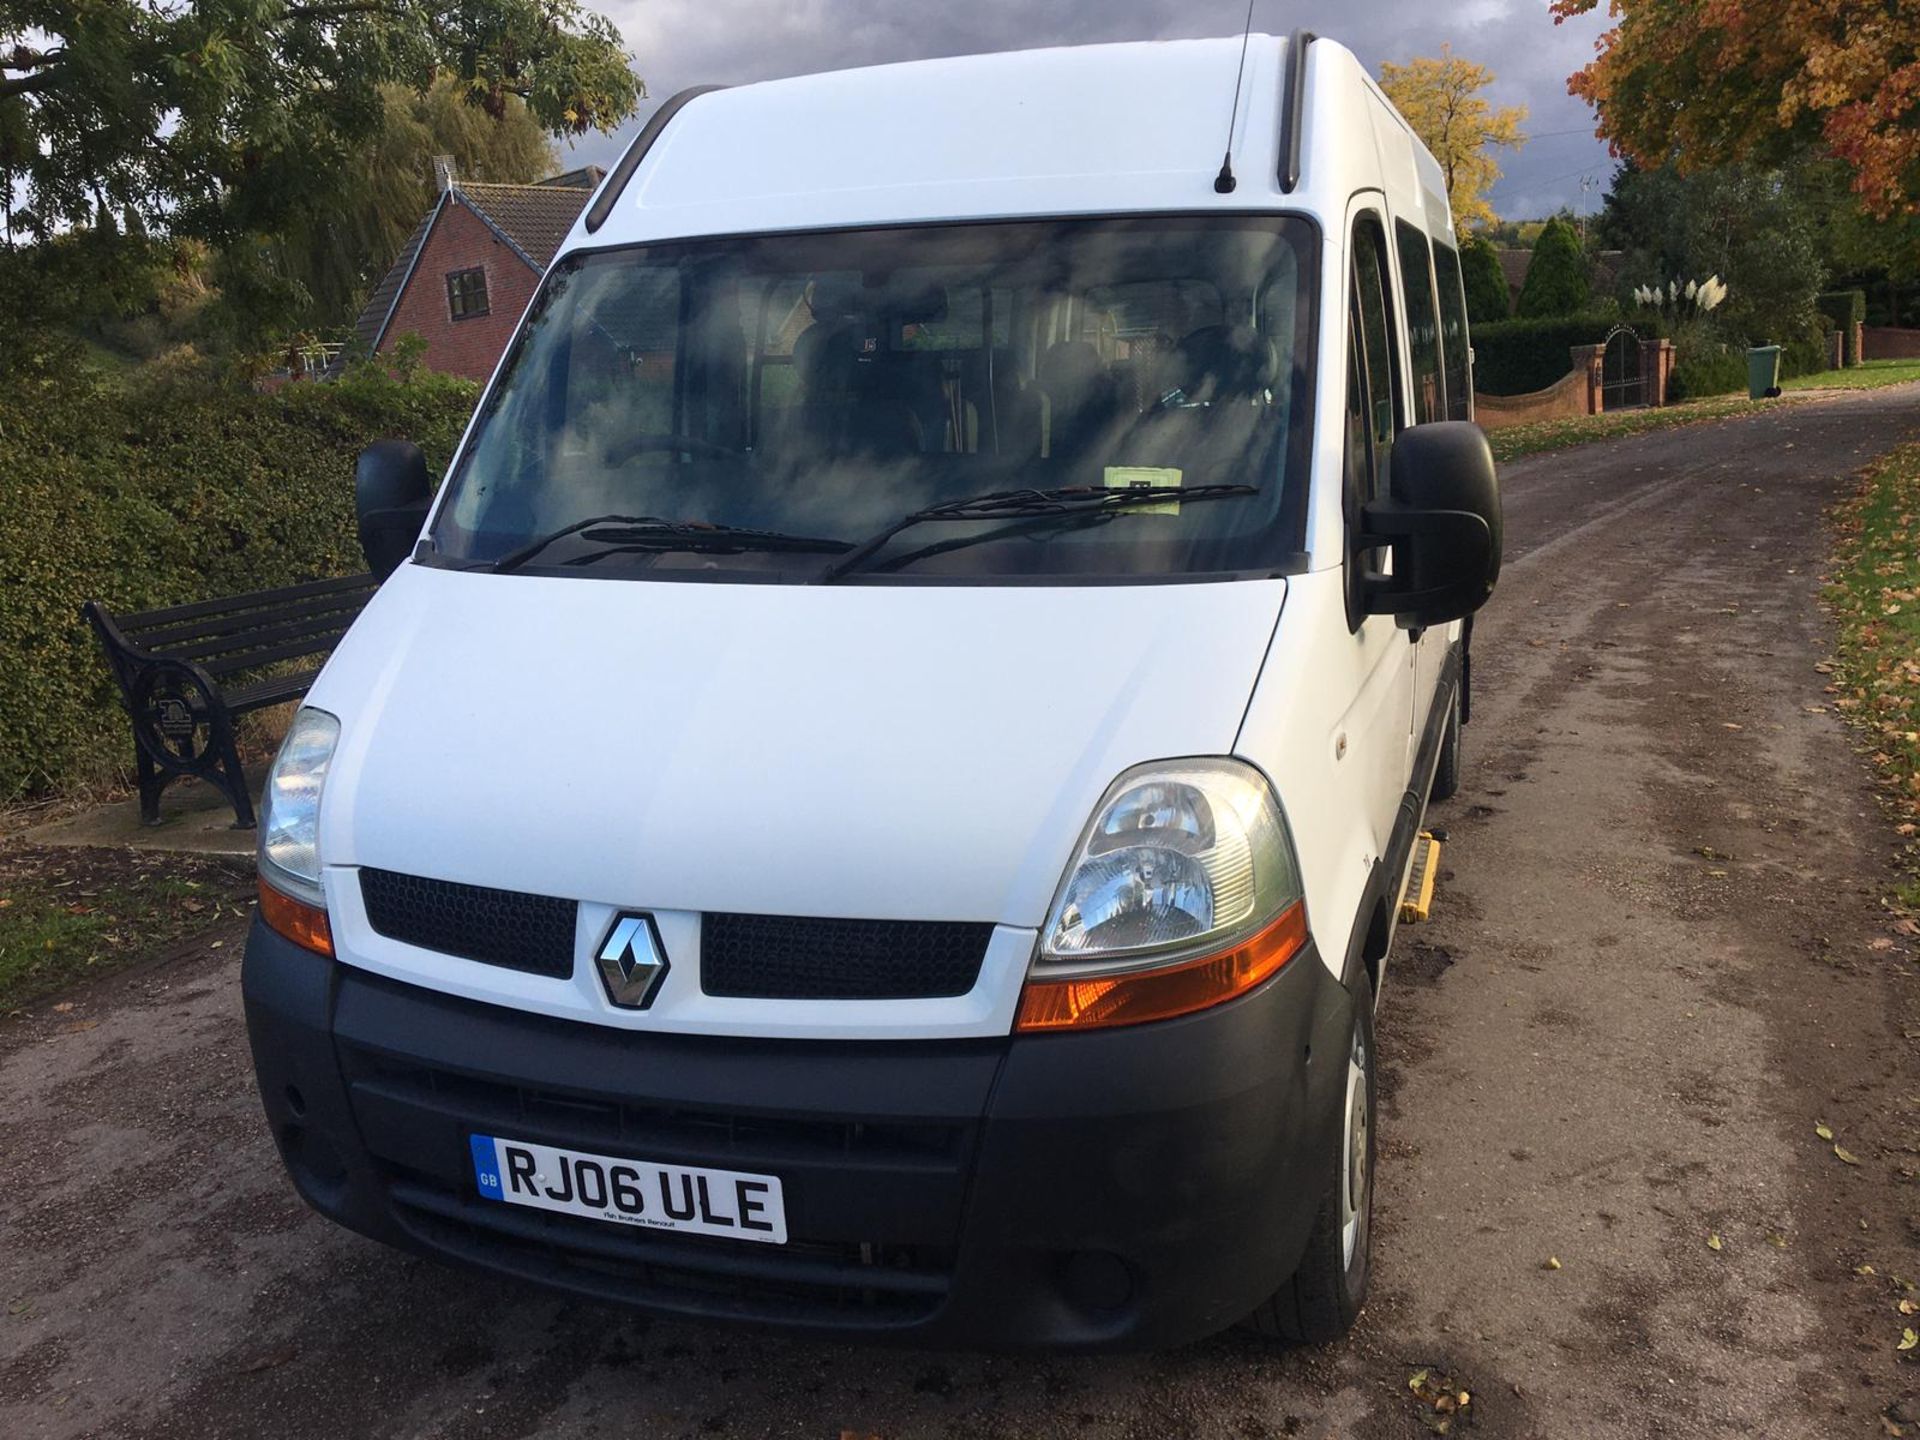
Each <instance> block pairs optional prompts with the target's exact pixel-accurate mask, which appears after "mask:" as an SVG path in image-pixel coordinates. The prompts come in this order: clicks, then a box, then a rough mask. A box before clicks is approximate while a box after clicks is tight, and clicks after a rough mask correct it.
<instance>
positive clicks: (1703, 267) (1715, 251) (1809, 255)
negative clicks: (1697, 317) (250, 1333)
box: [1596, 159, 1858, 344]
mask: <svg viewBox="0 0 1920 1440" xmlns="http://www.w3.org/2000/svg"><path fill="white" fill-rule="evenodd" d="M1828 172H1829V164H1828V162H1821V161H1814V160H1810V159H1809V160H1801V161H1798V162H1795V163H1793V164H1790V165H1785V166H1782V167H1780V168H1778V169H1765V168H1762V167H1759V166H1752V165H1738V164H1732V165H1724V166H1721V167H1719V168H1718V169H1714V170H1708V171H1699V172H1696V173H1692V174H1683V173H1681V172H1680V171H1679V170H1677V169H1675V168H1673V167H1671V166H1663V167H1662V168H1660V169H1658V170H1641V169H1639V168H1638V167H1637V166H1634V165H1631V164H1629V165H1623V166H1622V167H1621V168H1620V171H1619V173H1618V174H1616V175H1615V176H1614V181H1613V188H1612V192H1611V193H1610V194H1609V195H1608V197H1607V201H1606V206H1605V208H1604V209H1603V210H1602V211H1601V213H1600V217H1599V219H1598V221H1597V222H1596V230H1597V232H1598V234H1599V236H1600V238H1601V240H1602V242H1603V243H1605V244H1607V245H1608V246H1610V247H1611V248H1614V249H1617V250H1620V251H1622V252H1623V256H1622V263H1621V270H1620V279H1621V283H1622V285H1623V286H1625V287H1626V288H1627V289H1629V290H1630V289H1632V288H1634V287H1636V286H1638V285H1642V284H1645V285H1653V286H1657V287H1662V288H1665V287H1670V286H1671V285H1673V284H1674V283H1675V282H1678V283H1679V284H1680V285H1681V286H1683V287H1684V286H1685V285H1686V284H1687V282H1688V281H1690V280H1693V281H1703V280H1706V279H1707V278H1708V277H1710V276H1714V275H1718V276H1719V277H1720V278H1721V279H1722V280H1723V281H1725V282H1726V285H1727V290H1728V303H1727V304H1726V306H1725V307H1724V308H1723V309H1722V310H1720V311H1719V312H1717V313H1716V315H1715V317H1714V326H1715V328H1716V329H1717V330H1718V331H1720V332H1722V333H1723V334H1725V335H1726V336H1728V337H1729V338H1731V339H1733V340H1737V341H1739V342H1741V343H1743V344H1744V343H1749V342H1759V341H1777V342H1782V343H1785V342H1788V341H1792V340H1796V339H1800V338H1803V337H1805V336H1806V335H1807V334H1808V333H1809V331H1810V329H1811V327H1812V326H1813V325H1814V324H1815V311H1814V298H1815V296H1817V295H1818V294H1819V292H1820V289H1821V286H1822V285H1823V284H1824V283H1825V280H1826V264H1825V261H1824V256H1825V255H1827V254H1830V253H1832V251H1831V248H1830V241H1829V239H1828V236H1829V235H1830V234H1831V233H1832V228H1831V227H1832V226H1833V224H1834V223H1835V220H1834V216H1833V214H1832V206H1833V203H1834V201H1835V200H1836V199H1843V198H1844V196H1843V195H1842V196H1836V195H1835V194H1834V191H1835V189H1836V185H1835V182H1834V180H1833V178H1832V176H1831V175H1830V173H1828ZM1841 208H1842V209H1843V210H1847V211H1851V212H1853V214H1854V215H1856V216H1857V214H1858V210H1857V207H1856V206H1854V205H1852V204H1851V203H1843V204H1842V206H1841Z"/></svg>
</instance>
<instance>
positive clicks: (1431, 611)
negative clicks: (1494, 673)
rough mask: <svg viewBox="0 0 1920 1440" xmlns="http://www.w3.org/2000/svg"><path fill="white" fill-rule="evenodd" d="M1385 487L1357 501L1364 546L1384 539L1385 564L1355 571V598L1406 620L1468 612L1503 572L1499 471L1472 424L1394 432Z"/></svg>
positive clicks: (1440, 620)
mask: <svg viewBox="0 0 1920 1440" xmlns="http://www.w3.org/2000/svg"><path fill="white" fill-rule="evenodd" d="M1388 491H1389V493H1388V494H1387V495H1386V496H1385V497H1383V498H1381V499H1378V500H1375V501H1373V502H1372V503H1370V504H1368V505H1367V506H1365V507H1364V508H1363V509H1362V511H1361V521H1360V529H1361V536H1360V540H1359V544H1360V547H1361V548H1362V549H1363V550H1380V549H1385V550H1387V551H1388V552H1389V553H1390V554H1391V555H1392V556H1393V567H1392V573H1391V574H1386V573H1380V572H1378V571H1374V572H1369V573H1367V574H1366V575H1364V576H1363V577H1362V580H1361V586H1360V596H1361V604H1362V608H1364V609H1365V610H1366V612H1367V613H1368V614H1370V615H1391V616H1393V617H1394V618H1395V619H1396V620H1398V621H1399V623H1400V624H1401V626H1402V627H1403V628H1405V629H1409V630H1414V629H1419V628H1421V627H1423V626H1427V625H1444V624H1446V623H1447V622H1448V621H1450V620H1458V619H1461V618H1462V617H1464V616H1467V615H1471V614H1472V613H1473V612H1474V611H1476V610H1478V609H1479V608H1480V607H1481V606H1482V605H1484V604H1486V603H1487V598H1488V597H1489V596H1490V595H1492V594H1493V587H1494V583H1495V582H1496V581H1497V580H1499V578H1500V546H1501V531H1502V523H1501V514H1500V481H1499V479H1498V477H1497V476H1496V474H1495V472H1494V466H1493V451H1492V449H1491V448H1489V446H1488V445H1487V437H1486V435H1485V434H1483V433H1482V432H1481V430H1480V427H1479V426H1477V425H1472V424H1469V423H1467V422H1466V421H1463V420H1438V421H1435V422H1433V423H1432V424H1428V425H1415V426H1413V427H1412V428H1411V429H1408V430H1403V431H1401V432H1400V435H1399V437H1398V438H1397V439H1396V440H1395V441H1394V443H1393V467H1392V474H1391V476H1390V477H1389V480H1388Z"/></svg>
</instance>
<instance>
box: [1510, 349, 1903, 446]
mask: <svg viewBox="0 0 1920 1440" xmlns="http://www.w3.org/2000/svg"><path fill="white" fill-rule="evenodd" d="M1916 380H1920V360H1869V361H1868V362H1867V363H1866V364H1864V365H1860V366H1856V367H1855V368H1854V369H1852V370H1828V371H1825V372H1823V373H1821V374H1819V375H1802V376H1801V377H1799V378H1798V379H1796V380H1788V381H1786V382H1785V383H1784V384H1782V385H1781V387H1780V389H1781V391H1782V392H1783V393H1785V394H1796V395H1797V394H1806V393H1808V392H1810V391H1820V390H1878V389H1880V388H1881V387H1882V386H1885V385H1905V384H1908V383H1910V382H1913V381H1916ZM1778 403H1779V402H1778V401H1774V400H1749V399H1748V398H1747V397H1746V396H1744V395H1714V396H1710V397H1709V398H1707V399H1705V400H1690V401H1688V402H1686V403H1685V404H1681V405H1669V406H1667V407H1666V408H1665V409H1661V410H1622V411H1619V412H1617V413H1615V414H1612V415H1574V416H1569V417H1568V418H1567V419H1564V420H1542V421H1540V422H1539V423H1537V424H1533V425H1511V426H1508V427H1507V428H1506V429H1504V430H1495V431H1493V432H1492V433H1490V434H1489V435H1488V437H1487V438H1488V439H1489V440H1490V441H1491V442H1492V443H1493V458H1494V459H1496V460H1518V459H1519V458H1520V457H1521V456H1523V455H1541V454H1545V453H1546V452H1548V451H1550V450H1567V449H1570V448H1572V447H1573V446H1575V445H1589V444H1592V443H1593V442H1594V441H1596V440H1622V439H1625V438H1626V437H1627V436H1629V435H1644V434H1646V433H1647V432H1649V431H1651V430H1671V429H1673V428H1674V427H1676V426H1680V425H1698V424H1700V423H1701V422H1703V421H1707V420H1725V419H1727V418H1729V417H1731V416H1735V415H1758V414H1760V413H1761V412H1762V411H1765V410H1768V409H1770V408H1772V407H1773V406H1775V405H1777V404H1778Z"/></svg>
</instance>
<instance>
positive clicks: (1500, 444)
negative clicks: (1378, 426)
mask: <svg viewBox="0 0 1920 1440" xmlns="http://www.w3.org/2000/svg"><path fill="white" fill-rule="evenodd" d="M1777 403H1778V402H1777V401H1772V400H1760V401H1754V400H1749V399H1747V397H1746V396H1744V395H1716V396H1714V397H1713V398H1712V399H1709V400H1692V401H1689V402H1687V403H1686V404H1684V405H1669V406H1667V407H1665V408H1664V409H1661V410H1621V411H1617V412H1615V413H1614V414H1611V415H1571V416H1568V417H1567V418H1566V419H1564V420H1541V421H1538V422H1536V423H1534V424H1532V425H1509V426H1507V427H1506V428H1505V429H1503V430H1494V431H1492V432H1490V433H1489V434H1488V436H1487V439H1488V440H1489V441H1490V442H1491V443H1492V445H1493V458H1494V459H1496V460H1518V459H1519V458H1520V457H1521V456H1523V455H1541V454H1545V453H1546V452H1547V451H1549V450H1568V449H1571V448H1572V447H1573V446H1575V445H1590V444H1592V443H1593V442H1594V441H1596V440H1621V439H1625V438H1626V437H1627V436H1629V435H1645V434H1646V433H1647V432H1648V431H1651V430H1672V429H1674V428H1676V427H1678V426H1681V425H1698V424H1700V423H1701V422H1702V421H1706V420H1724V419H1726V418H1727V417H1728V416H1729V415H1747V414H1754V413H1757V412H1759V411H1761V410H1764V409H1766V408H1768V407H1769V406H1771V405H1774V404H1777Z"/></svg>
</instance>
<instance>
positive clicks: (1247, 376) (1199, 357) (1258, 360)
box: [1165, 325, 1280, 404]
mask: <svg viewBox="0 0 1920 1440" xmlns="http://www.w3.org/2000/svg"><path fill="white" fill-rule="evenodd" d="M1279 373H1280V356H1279V353H1278V352H1277V351H1276V350H1275V349H1274V348H1273V342H1272V341H1271V340H1269V339H1267V338H1266V337H1265V336H1264V335H1262V334H1260V332H1259V331H1257V330H1255V329H1254V328H1253V327H1252V326H1251V325H1208V326H1205V327H1203V328H1202V329H1199V330H1195V331H1194V332H1193V333H1192V334H1190V335H1188V336H1187V338H1186V339H1184V340H1182V341H1181V342H1180V344H1179V345H1178V346H1177V347H1176V348H1175V349H1174V352H1173V354H1172V355H1170V356H1169V357H1168V359H1167V369H1166V381H1165V386H1166V389H1167V390H1168V391H1169V392H1171V391H1174V390H1180V391H1183V392H1184V393H1185V395H1186V398H1187V401H1188V403H1190V404H1201V403H1209V404H1219V403H1221V402H1223V401H1232V400H1247V399H1255V398H1259V397H1262V396H1264V394H1265V393H1266V392H1267V391H1268V390H1271V389H1272V388H1273V386H1274V383H1275V381H1276V380H1277V379H1278V377H1279Z"/></svg>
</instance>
